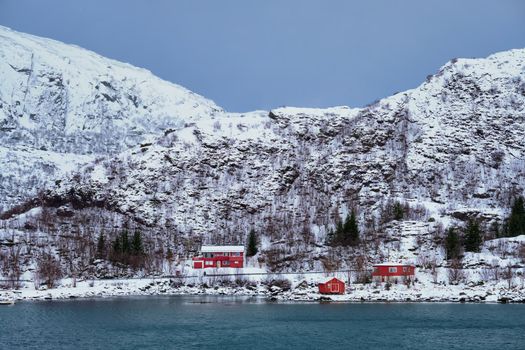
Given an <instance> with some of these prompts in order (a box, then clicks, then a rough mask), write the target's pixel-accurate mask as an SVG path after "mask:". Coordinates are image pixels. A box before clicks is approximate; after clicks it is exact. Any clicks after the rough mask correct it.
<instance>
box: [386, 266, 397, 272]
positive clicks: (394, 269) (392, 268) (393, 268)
mask: <svg viewBox="0 0 525 350" xmlns="http://www.w3.org/2000/svg"><path fill="white" fill-rule="evenodd" d="M388 272H390V273H396V272H397V267H389V268H388Z"/></svg>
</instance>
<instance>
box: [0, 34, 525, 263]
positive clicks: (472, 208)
mask: <svg viewBox="0 0 525 350" xmlns="http://www.w3.org/2000/svg"><path fill="white" fill-rule="evenodd" d="M0 39H1V41H0V55H1V56H2V62H0V65H1V66H0V74H1V75H2V77H5V81H6V83H5V84H4V83H2V85H1V86H0V103H1V104H2V108H1V109H0V113H3V114H0V117H1V118H2V119H1V123H2V124H1V125H2V129H1V131H0V132H1V134H0V137H1V138H2V141H4V142H3V146H2V147H3V148H0V164H1V165H2V170H3V171H2V174H0V175H1V176H2V178H0V194H1V195H2V197H0V198H4V199H3V202H2V203H4V205H7V204H9V205H10V206H12V205H13V204H19V205H20V206H18V207H17V208H15V209H16V210H11V211H8V212H7V213H4V215H3V217H4V218H10V219H9V220H4V221H3V222H2V221H0V223H2V224H3V225H4V226H5V227H9V228H10V229H11V230H12V231H9V230H2V229H0V239H2V237H3V239H4V241H7V240H9V242H17V241H18V242H22V241H24V242H25V243H24V244H28V246H29V247H33V246H34V245H36V244H37V243H34V242H38V246H39V247H42V246H51V247H55V249H56V251H57V252H59V253H61V254H64V256H69V259H70V261H71V259H73V258H71V255H67V254H69V253H67V252H72V251H75V254H76V255H73V256H74V257H75V259H76V260H75V261H77V263H78V264H79V266H82V268H80V267H79V268H78V269H81V270H82V271H88V269H87V267H86V266H88V265H90V264H92V261H93V258H94V253H93V251H94V249H95V248H94V246H95V242H96V241H97V237H99V236H100V235H102V234H103V235H106V239H107V240H108V241H112V240H114V239H115V238H116V237H117V236H118V235H119V234H120V233H121V232H122V231H123V230H128V229H130V228H131V227H134V228H139V229H140V230H141V231H142V232H144V235H145V239H146V243H147V244H146V245H147V247H148V249H149V252H151V256H156V257H160V258H159V259H160V260H159V261H162V259H164V258H163V256H164V249H166V248H169V249H170V250H171V251H173V252H176V253H178V254H180V256H181V257H187V256H188V254H189V253H191V252H192V251H194V250H195V249H196V248H197V247H198V245H199V243H200V242H207V243H216V244H222V243H243V242H244V241H245V238H246V234H247V232H248V231H249V230H251V229H254V230H255V231H256V232H257V234H258V237H259V240H260V248H261V250H260V253H259V255H258V256H257V259H258V260H257V263H258V264H261V266H262V267H264V268H268V269H274V270H283V269H286V270H294V271H297V270H304V269H310V270H311V269H316V270H319V269H329V268H332V269H333V268H335V267H341V266H343V267H345V266H346V267H348V266H350V264H352V263H353V262H351V261H354V260H352V259H355V258H356V257H357V256H362V255H365V256H366V257H367V259H368V262H379V261H384V260H385V259H391V260H403V261H406V260H409V261H412V262H415V261H419V262H420V263H419V264H420V267H423V268H424V267H425V266H427V267H428V266H429V265H428V264H425V263H424V262H425V261H430V260H432V261H433V262H434V265H435V264H439V265H440V266H443V265H444V264H445V259H444V254H443V241H444V240H443V228H444V227H447V226H452V225H456V226H463V225H464V223H465V222H466V220H467V219H469V218H476V219H478V221H479V223H480V224H481V226H482V230H483V232H484V235H485V237H486V238H487V242H485V246H484V247H483V252H482V253H476V254H466V257H465V259H464V262H465V264H468V265H469V266H479V264H482V263H483V264H484V263H486V262H487V261H491V260H497V264H500V263H501V266H506V265H504V264H507V263H509V264H518V262H519V261H520V260H519V259H518V257H517V254H518V250H519V249H521V248H520V247H521V246H520V244H521V242H522V239H517V240H516V241H512V242H510V243H509V242H507V243H508V244H512V247H514V248H513V249H511V252H510V253H509V252H507V250H505V249H506V248H505V249H503V248H501V249H500V248H498V249H499V250H501V251H504V252H505V253H504V254H503V255H505V257H504V258H502V260H498V259H500V255H501V254H499V253H497V252H495V251H496V250H495V248H494V247H495V246H496V244H495V242H494V241H490V240H489V239H491V238H494V237H495V234H494V232H492V231H491V230H495V229H496V228H498V227H500V228H501V223H502V219H503V218H504V217H505V216H506V215H507V214H508V210H509V207H510V204H511V203H512V201H513V200H514V199H515V198H516V197H517V196H519V195H523V193H524V189H525V49H518V50H511V51H507V52H501V53H497V54H494V55H492V56H489V57H487V58H482V59H454V60H452V61H451V62H449V63H447V64H446V65H444V66H443V67H442V68H441V69H440V70H439V71H438V73H436V74H435V75H433V76H429V77H428V78H427V81H426V82H424V83H422V84H421V85H420V86H419V87H417V88H415V89H413V90H409V91H406V92H402V93H399V94H396V95H394V96H391V97H387V98H384V99H382V100H380V101H378V102H377V103H375V104H373V105H370V106H368V107H365V108H349V107H333V108H328V109H306V108H291V107H286V108H279V109H275V110H272V111H255V112H249V113H243V114H241V113H237V114H234V113H226V112H224V111H222V110H221V109H220V108H219V107H217V106H215V105H214V104H213V103H212V102H210V101H207V100H205V99H204V98H202V97H200V96H197V95H195V94H192V93H191V92H188V91H187V90H185V89H183V88H181V87H178V86H176V85H173V84H170V83H167V82H163V81H161V80H159V79H158V78H155V77H153V76H152V75H151V74H150V73H148V72H146V71H144V70H140V69H137V68H133V67H131V66H128V65H123V64H120V63H117V62H114V61H110V60H107V59H105V58H102V57H100V56H97V55H95V54H93V53H91V52H88V51H85V50H82V49H79V48H75V47H71V46H67V45H64V44H60V43H56V42H54V41H49V40H46V39H39V38H35V37H31V36H27V35H23V34H18V33H14V32H11V31H9V30H7V29H2V30H1V31H0ZM20 57H25V61H24V60H23V59H22V58H20ZM24 62H25V63H24ZM68 62H71V63H68ZM24 79H25V80H24ZM57 81H60V83H59V84H56V82H57ZM13 96H16V97H13ZM67 172H70V173H69V174H68V175H66V173H67ZM21 188H24V189H27V192H23V193H22V192H20V191H21ZM39 188H45V191H42V192H41V194H40V198H39V199H38V200H36V199H34V197H33V199H30V200H28V201H25V200H24V198H27V197H28V195H29V194H34V193H35V192H36V191H37V190H38V189H39ZM396 202H397V203H400V204H401V205H402V206H403V211H404V219H405V220H406V221H400V220H394V218H393V217H392V210H391V209H392V206H393V203H396ZM42 204H43V205H42ZM32 208H33V209H32ZM29 209H32V210H30V211H29V212H27V213H24V212H25V211H27V210H29ZM352 209H353V210H355V211H356V213H357V214H358V221H359V223H360V230H361V235H362V242H361V245H360V246H359V247H357V248H355V249H354V248H341V247H335V248H334V247H329V246H327V245H325V241H326V236H327V233H328V232H329V230H330V229H333V228H334V226H335V224H336V223H337V222H338V221H340V220H341V218H342V217H344V216H346V214H347V213H348V212H349V211H350V210H352ZM21 213H22V214H21ZM20 214H21V215H20ZM35 232H36V233H38V234H36V233H35ZM34 235H37V237H34ZM17 237H18V238H17ZM42 242H47V245H45V244H43V243H42ZM49 242H51V243H49ZM501 242H504V241H501ZM504 243H505V242H504ZM507 243H505V244H507ZM10 244H11V243H10ZM502 244H503V243H502ZM502 246H503V245H502ZM498 247H499V246H498ZM108 249H109V248H108ZM28 250H31V249H30V248H28ZM523 251H525V249H523ZM106 253H107V252H106ZM334 254H337V256H338V257H339V258H338V259H333V257H334ZM106 256H107V254H106ZM31 259H32V257H28V261H31ZM505 259H506V260H505ZM73 260H74V259H73ZM334 260H337V263H335V262H334ZM150 263H151V262H150ZM151 264H153V263H151ZM333 264H336V265H337V264H339V265H337V266H335V265H333ZM345 264H346V265H345ZM153 265H154V264H153ZM161 265H162V264H160V263H159V264H158V265H155V266H156V267H150V268H151V269H152V270H154V269H158V268H159V266H161ZM90 266H91V265H90ZM67 269H70V272H71V271H73V270H74V269H73V268H72V267H71V266H69V267H67ZM476 273H477V272H476Z"/></svg>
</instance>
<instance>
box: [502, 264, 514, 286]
mask: <svg viewBox="0 0 525 350" xmlns="http://www.w3.org/2000/svg"><path fill="white" fill-rule="evenodd" d="M502 275H503V278H504V279H505V280H507V285H508V288H509V289H511V288H512V282H513V280H514V269H513V268H512V265H511V264H508V265H507V266H506V267H505V269H504V270H503V273H502Z"/></svg>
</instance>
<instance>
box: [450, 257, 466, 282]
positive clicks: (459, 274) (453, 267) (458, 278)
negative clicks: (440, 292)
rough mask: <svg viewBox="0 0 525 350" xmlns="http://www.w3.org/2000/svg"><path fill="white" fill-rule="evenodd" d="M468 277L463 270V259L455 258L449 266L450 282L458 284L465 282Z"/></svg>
mask: <svg viewBox="0 0 525 350" xmlns="http://www.w3.org/2000/svg"><path fill="white" fill-rule="evenodd" d="M465 278H466V273H465V271H464V270H463V264H462V263H461V261H459V260H457V259H454V260H452V262H451V263H450V266H449V268H448V282H449V283H450V284H458V283H460V282H463V281H464V280H465Z"/></svg>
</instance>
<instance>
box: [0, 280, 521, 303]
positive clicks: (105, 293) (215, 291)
mask: <svg viewBox="0 0 525 350" xmlns="http://www.w3.org/2000/svg"><path fill="white" fill-rule="evenodd" d="M336 275H337V274H336ZM339 277H343V276H339ZM420 277H423V278H421V279H420V280H418V282H416V283H415V284H414V285H411V286H410V287H407V286H406V285H404V284H392V285H391V286H390V287H388V286H387V285H386V284H384V283H382V284H378V283H370V284H352V285H350V286H348V285H347V291H346V293H345V294H344V295H329V296H328V295H321V294H319V293H318V291H317V283H319V282H320V281H325V280H327V279H328V278H327V277H325V276H319V275H287V276H278V277H277V279H287V280H289V281H290V282H291V288H290V289H289V290H284V289H282V288H280V287H278V286H276V285H273V286H269V285H268V281H269V280H270V279H271V278H269V277H268V276H262V275H261V276H250V277H242V281H241V282H239V281H238V280H239V278H237V282H235V279H234V277H231V278H230V279H225V278H221V280H220V282H219V280H218V279H217V277H204V276H202V275H201V276H198V277H190V278H185V281H184V283H183V284H181V283H180V282H181V280H180V279H173V278H171V279H170V278H142V279H118V280H94V281H93V280H89V281H77V283H76V286H75V287H74V286H73V283H72V280H70V279H64V280H63V281H62V283H61V284H60V286H58V287H57V288H53V289H44V288H41V289H35V288H34V286H32V285H30V284H27V285H25V286H24V287H23V288H21V289H20V290H12V291H10V290H6V291H0V300H52V299H67V298H93V297H110V296H131V295H197V294H203V295H250V296H261V297H266V298H268V299H269V300H274V301H334V302H487V303H495V302H525V287H524V283H525V279H523V278H521V277H520V278H515V279H514V280H513V281H512V286H511V287H510V288H509V286H508V281H503V280H501V281H499V282H495V281H491V282H488V283H484V284H481V283H473V282H470V283H469V284H459V285H447V284H445V283H438V284H435V283H433V282H431V280H430V279H429V278H424V276H421V275H420ZM427 277H429V276H427ZM273 278H276V277H275V276H274V277H273ZM228 281H229V282H230V283H228Z"/></svg>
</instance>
